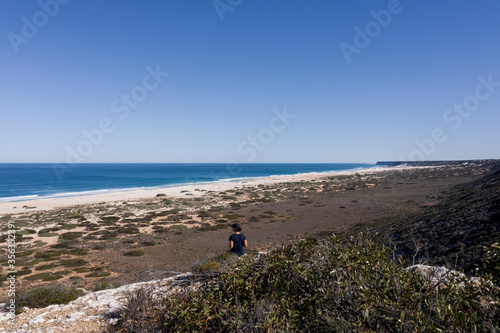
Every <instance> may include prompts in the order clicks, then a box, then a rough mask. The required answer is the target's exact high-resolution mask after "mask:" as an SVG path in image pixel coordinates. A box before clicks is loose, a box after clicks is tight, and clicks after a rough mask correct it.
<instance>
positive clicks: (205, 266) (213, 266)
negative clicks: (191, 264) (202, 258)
mask: <svg viewBox="0 0 500 333" xmlns="http://www.w3.org/2000/svg"><path fill="white" fill-rule="evenodd" d="M196 271H197V272H218V271H220V264H219V263H218V262H217V261H207V262H205V263H202V264H200V265H199V266H198V267H196Z"/></svg>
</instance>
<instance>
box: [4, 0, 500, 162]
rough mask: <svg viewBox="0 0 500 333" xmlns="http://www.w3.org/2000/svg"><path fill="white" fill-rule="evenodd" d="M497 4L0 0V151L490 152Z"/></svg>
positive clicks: (90, 155)
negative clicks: (0, 129) (0, 121)
mask: <svg viewBox="0 0 500 333" xmlns="http://www.w3.org/2000/svg"><path fill="white" fill-rule="evenodd" d="M499 14H500V3H499V2H497V1H481V2H472V1H461V0H453V1H452V0H444V1H439V2H436V1H430V0H413V1H409V0H401V1H396V0H391V1H360V0H351V1H327V0H322V1H319V0H318V1H304V0H287V1H284V0H282V1H281V0H280V1H279V0H276V1H269V0H267V1H266V0H251V1H250V0H220V1H180V0H179V1H168V0H167V1H141V2H139V1H118V0H110V1H97V0H86V1H81V0H71V1H69V0H59V1H57V0H41V1H2V2H0V31H1V42H0V55H1V61H0V73H1V76H0V93H1V96H2V98H1V99H0V112H1V113H0V114H1V119H2V131H0V140H1V142H2V145H1V146H0V162H47V163H54V162H58V163H69V162H72V163H93V162H223V163H225V162H228V161H235V162H239V163H243V162H332V163H335V162H375V161H378V160H401V159H405V160H419V159H426V160H441V159H479V158H500V151H499V148H498V147H499V143H500V131H499V130H498V124H499V123H500V112H499V111H500V110H499V108H500V62H499V61H498V59H500V44H499V43H498V34H499V32H500V20H498V15H499ZM346 50H347V51H346ZM154 72H156V74H153V75H152V74H151V73H154ZM166 73H168V75H167V74H166ZM127 96H128V97H127ZM127 101H128V102H127ZM460 110H461V111H460ZM284 115H285V116H284ZM85 133H87V135H85ZM89 133H90V134H89Z"/></svg>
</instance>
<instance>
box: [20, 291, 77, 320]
mask: <svg viewBox="0 0 500 333" xmlns="http://www.w3.org/2000/svg"><path fill="white" fill-rule="evenodd" d="M83 294H84V292H83V291H82V290H80V289H77V288H75V287H68V286H65V285H48V286H43V287H38V288H35V289H32V290H27V291H20V292H18V293H17V294H16V298H15V301H16V312H17V313H19V312H20V311H21V309H22V308H23V307H29V308H44V307H46V306H48V305H51V304H68V303H69V302H71V301H74V300H75V299H77V298H78V297H80V296H83Z"/></svg>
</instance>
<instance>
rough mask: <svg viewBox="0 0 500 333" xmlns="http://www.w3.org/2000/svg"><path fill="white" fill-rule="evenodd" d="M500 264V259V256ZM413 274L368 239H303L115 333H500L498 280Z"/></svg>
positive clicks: (139, 314)
mask: <svg viewBox="0 0 500 333" xmlns="http://www.w3.org/2000/svg"><path fill="white" fill-rule="evenodd" d="M495 249H496V248H495ZM491 257H492V258H495V257H494V256H493V253H492V254H491ZM487 262H488V261H487ZM497 263H498V262H497ZM491 264H492V265H493V267H494V269H497V268H496V265H494V263H491ZM487 265H488V264H486V266H487ZM202 266H203V265H202ZM206 266H209V265H208V263H206ZM405 267H406V265H405V263H404V261H403V260H402V259H401V258H399V257H395V256H394V253H393V252H392V251H391V250H390V249H389V248H387V247H383V246H381V245H379V244H378V243H376V242H374V241H371V240H368V239H365V238H363V237H359V238H357V239H351V240H350V241H349V242H340V241H339V240H338V239H337V238H336V237H335V236H332V237H330V238H328V239H315V238H309V239H302V240H300V241H297V242H295V243H293V244H290V245H287V246H284V247H282V248H279V249H277V250H275V251H272V252H270V253H268V254H266V255H261V256H250V255H247V256H245V257H242V258H241V259H240V260H238V261H237V263H236V264H235V265H234V266H233V267H231V268H229V269H228V270H227V271H222V272H219V274H216V275H213V274H212V275H210V277H209V278H207V279H206V280H205V282H204V283H202V285H201V286H200V287H199V288H198V289H197V290H195V291H190V292H184V293H180V294H178V295H177V296H176V297H169V298H154V297H151V298H150V299H149V300H148V302H147V306H146V307H144V306H141V307H140V310H138V307H137V306H132V305H131V304H129V306H127V307H126V310H125V312H124V313H123V314H122V316H121V319H120V320H119V321H118V323H116V324H114V325H113V326H112V327H110V328H109V330H110V331H113V332H133V331H137V330H140V331H155V332H157V331H163V332H338V331H341V332H358V331H363V332H373V331H376V332H423V331H425V332H438V331H445V332H454V331H457V332H458V331H460V332H464V331H467V332H470V331H476V332H494V331H497V330H499V329H500V303H499V301H500V289H499V287H498V285H496V284H494V283H492V282H491V281H497V280H495V279H494V278H492V279H491V280H489V281H488V280H481V281H483V282H482V283H477V282H476V283H473V282H472V280H470V279H468V278H466V277H458V276H457V277H450V279H449V280H448V281H447V282H446V283H442V284H440V285H439V286H436V285H435V284H432V283H431V282H429V280H427V279H426V278H425V277H423V276H422V275H421V274H420V273H418V272H415V271H413V270H408V269H405ZM198 268H200V266H198ZM207 268H208V267H207ZM210 268H212V267H210ZM217 268H220V265H219V266H218V267H217ZM210 271H212V270H211V269H210ZM212 272H213V271H212ZM491 272H492V273H495V271H494V270H493V271H491ZM495 274H498V270H497V271H496V273H495ZM496 278H497V279H498V276H496ZM131 325H132V326H131Z"/></svg>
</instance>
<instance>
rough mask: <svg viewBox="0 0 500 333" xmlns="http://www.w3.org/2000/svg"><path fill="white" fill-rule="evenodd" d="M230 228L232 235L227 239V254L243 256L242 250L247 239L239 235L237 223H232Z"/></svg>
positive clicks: (239, 228)
mask: <svg viewBox="0 0 500 333" xmlns="http://www.w3.org/2000/svg"><path fill="white" fill-rule="evenodd" d="M231 228H233V231H234V234H232V235H231V236H230V237H229V252H233V253H235V254H237V255H238V256H242V255H244V254H245V252H243V248H244V247H247V239H246V237H245V235H243V234H242V233H241V225H240V224H239V223H234V224H233V225H231Z"/></svg>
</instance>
